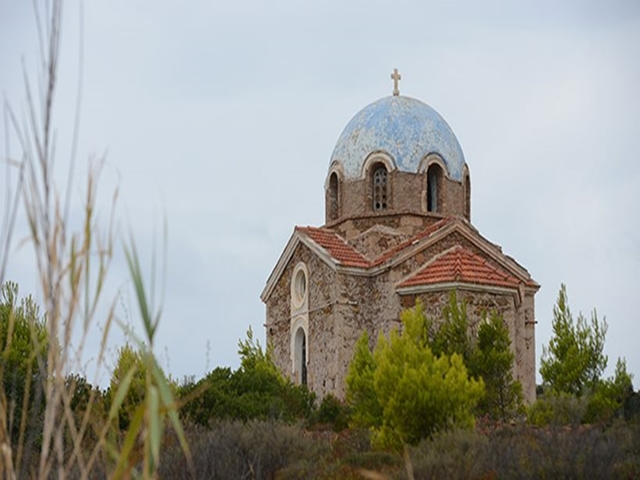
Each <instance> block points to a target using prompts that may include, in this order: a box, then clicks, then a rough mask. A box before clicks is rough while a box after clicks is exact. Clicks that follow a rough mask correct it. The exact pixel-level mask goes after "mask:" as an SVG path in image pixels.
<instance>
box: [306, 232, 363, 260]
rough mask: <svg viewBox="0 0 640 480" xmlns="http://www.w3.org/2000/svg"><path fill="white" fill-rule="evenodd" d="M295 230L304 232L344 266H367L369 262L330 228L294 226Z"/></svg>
mask: <svg viewBox="0 0 640 480" xmlns="http://www.w3.org/2000/svg"><path fill="white" fill-rule="evenodd" d="M296 231H299V232H302V233H304V234H306V235H307V236H308V237H309V238H310V239H311V240H313V241H314V242H315V243H317V244H318V245H320V246H321V247H322V248H324V249H325V250H327V251H328V252H329V254H331V256H332V257H333V258H335V259H336V260H338V261H339V262H340V263H341V264H342V265H344V266H345V267H360V268H367V267H369V262H368V261H367V259H366V258H364V257H363V256H362V254H361V253H360V252H358V251H357V250H356V249H355V248H353V247H352V246H350V245H349V244H348V243H347V242H345V241H344V239H343V238H342V237H341V236H339V235H338V234H337V233H335V232H333V231H331V230H327V229H324V228H316V227H296Z"/></svg>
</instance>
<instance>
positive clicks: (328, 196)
mask: <svg viewBox="0 0 640 480" xmlns="http://www.w3.org/2000/svg"><path fill="white" fill-rule="evenodd" d="M343 179H344V172H343V169H342V164H341V163H340V162H338V161H334V162H333V163H332V164H331V168H330V169H329V175H328V176H327V179H326V181H325V184H324V190H325V221H326V222H327V223H329V222H332V221H335V220H337V219H338V218H340V215H341V214H342V201H343V200H342V184H343Z"/></svg>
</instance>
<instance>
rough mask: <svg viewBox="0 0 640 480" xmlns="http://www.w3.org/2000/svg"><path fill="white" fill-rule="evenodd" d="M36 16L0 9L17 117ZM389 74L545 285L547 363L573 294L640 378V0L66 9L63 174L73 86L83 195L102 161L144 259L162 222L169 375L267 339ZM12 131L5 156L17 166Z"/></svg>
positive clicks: (123, 284) (5, 0)
mask: <svg viewBox="0 0 640 480" xmlns="http://www.w3.org/2000/svg"><path fill="white" fill-rule="evenodd" d="M33 18H34V15H33V8H32V5H31V2H22V1H15V0H14V1H11V0H1V1H0V90H1V91H2V94H3V95H4V98H5V99H7V100H8V102H9V103H10V104H11V105H12V106H13V108H14V109H15V110H16V111H17V112H18V115H19V116H20V117H21V118H23V117H22V112H23V111H24V106H25V101H24V98H25V96H24V86H23V78H22V65H23V64H24V65H25V66H26V69H27V72H28V73H29V74H30V75H31V76H32V78H37V76H36V72H37V70H36V66H37V60H38V50H37V34H36V29H35V22H34V19H33ZM80 26H82V28H80ZM80 45H82V47H83V62H82V63H81V64H80V63H79V61H78V58H79V56H80V48H79V46H80ZM80 65H81V66H80ZM394 67H397V68H398V69H399V70H400V72H401V73H402V81H401V82H400V91H401V94H404V95H408V96H412V97H415V98H418V99H420V100H422V101H424V102H426V103H428V104H429V105H431V106H432V107H434V108H435V109H436V110H437V111H438V112H439V113H440V114H441V115H442V116H443V117H444V118H445V119H446V120H447V122H448V123H449V125H451V127H452V128H453V130H454V132H455V133H456V135H457V137H458V140H459V141H460V144H461V145H462V149H463V151H464V154H465V158H466V161H467V163H468V165H469V169H470V172H471V182H472V221H473V223H474V224H475V225H476V227H477V228H478V229H479V230H480V232H481V233H483V234H484V235H485V236H486V237H487V238H489V239H490V240H492V241H494V242H496V243H499V244H501V245H502V246H503V249H504V251H505V252H506V253H508V254H510V255H512V256H513V257H515V258H516V259H517V260H518V261H519V262H520V263H521V264H522V265H524V266H525V267H527V268H528V269H529V271H530V272H531V274H532V276H533V277H534V278H535V279H536V280H537V281H538V282H539V283H540V284H541V285H542V288H541V290H540V292H539V293H538V295H537V297H536V300H537V301H536V317H537V320H538V327H537V350H538V353H539V354H540V353H541V351H542V345H544V344H546V343H547V342H548V340H549V337H550V334H551V319H552V308H553V303H554V301H555V299H556V296H557V293H558V289H559V286H560V284H561V283H562V282H564V283H566V284H567V286H568V292H569V300H570V304H571V306H572V308H573V310H574V311H575V313H577V312H578V311H580V310H581V311H583V312H585V313H587V314H588V313H589V312H590V311H591V309H593V308H594V307H595V308H597V311H598V314H599V316H606V319H607V321H608V323H609V332H608V336H607V346H606V351H607V353H608V354H609V357H610V360H609V364H610V366H613V365H614V364H615V358H616V357H618V356H624V357H626V358H627V361H628V367H629V370H630V371H632V372H634V373H635V374H636V376H637V378H636V381H635V386H636V388H637V387H638V385H639V383H638V382H640V348H638V338H639V337H640V315H639V314H638V306H637V304H636V300H637V299H638V298H639V291H640V280H639V278H640V277H639V276H638V273H637V269H638V267H640V209H639V205H640V188H639V187H640V163H639V162H640V94H639V86H640V3H638V2H637V1H633V0H629V1H625V0H612V1H609V2H600V1H595V0H581V1H569V2H558V1H537V2H509V3H507V2H497V1H491V0H489V1H484V2H474V1H468V2H447V3H445V2H435V1H409V0H396V1H394V2H391V1H378V0H369V1H366V2H365V1H340V2H337V1H333V0H328V1H324V2H310V1H299V0H298V1H293V0H286V1H278V0H273V1H270V2H262V1H256V0H247V1H222V0H217V1H203V0H199V1H190V2H170V1H163V0H161V1H155V2H149V1H147V2H143V1H124V0H113V1H109V2H86V3H85V4H84V6H83V8H82V9H80V8H79V3H78V2H77V1H72V0H69V1H67V2H66V3H65V11H64V24H63V32H62V49H61V59H60V72H59V89H58V92H57V97H56V103H55V114H56V117H55V121H56V125H57V145H58V146H57V160H56V166H57V168H58V169H59V170H58V172H59V176H60V178H65V177H64V173H65V172H66V169H67V168H68V163H69V160H68V159H69V152H70V143H71V138H72V135H71V132H72V125H73V119H74V111H75V106H76V94H77V86H78V82H79V79H81V83H82V102H81V129H80V140H79V144H78V164H77V167H76V170H75V180H76V184H75V185H76V186H74V188H73V189H72V194H73V200H74V201H76V202H77V204H78V205H79V202H80V201H81V198H82V193H83V191H84V190H83V187H82V182H83V179H84V177H85V175H86V171H87V168H88V167H87V162H89V161H90V160H91V159H96V158H100V157H103V156H104V157H105V158H106V163H105V167H104V172H103V176H102V183H101V192H102V195H101V196H100V211H101V215H102V218H105V219H106V218H107V213H108V211H109V208H110V198H111V193H112V191H113V189H114V188H116V187H117V188H118V189H119V192H120V198H119V201H118V205H117V214H118V218H119V222H118V228H119V232H120V234H121V236H124V235H125V234H126V233H127V232H128V230H129V229H133V231H134V233H135V237H136V239H137V242H138V245H139V247H140V249H141V251H142V254H143V256H144V257H145V258H148V256H149V254H150V253H151V251H152V247H153V245H154V243H156V244H157V243H158V239H160V238H161V237H162V234H161V232H162V224H163V218H164V217H165V216H166V218H167V223H168V230H169V235H168V238H169V240H168V265H167V276H166V293H165V296H164V310H163V320H162V323H161V327H160V331H159V337H158V340H157V345H156V347H157V351H158V353H159V355H160V357H161V361H162V363H163V365H164V366H165V367H167V368H168V369H169V370H170V371H171V373H172V374H173V375H174V377H177V378H181V377H182V376H184V375H195V376H196V377H200V376H202V375H203V374H205V373H206V371H208V370H210V369H211V368H213V367H215V366H217V365H230V366H233V367H235V366H237V364H238V358H237V352H236V350H237V341H238V339H240V338H242V337H244V334H245V332H246V330H247V328H248V327H249V326H250V325H251V326H252V327H253V329H254V331H256V332H257V333H259V337H260V338H264V329H263V323H264V317H265V312H264V306H263V305H262V303H261V301H260V299H259V295H260V292H261V290H262V288H263V286H264V284H265V281H266V279H267V277H268V276H269V273H270V272H271V269H272V268H273V266H274V265H275V263H276V261H277V259H278V257H279V255H280V253H281V251H282V250H283V248H284V246H285V244H286V242H287V240H288V238H289V236H290V235H291V233H292V231H293V227H294V225H321V224H322V223H323V220H324V191H323V184H324V180H325V175H326V173H327V169H328V163H329V157H330V155H331V152H332V150H333V147H334V144H335V142H336V140H337V139H338V136H339V135H340V132H341V131H342V129H343V128H344V126H345V125H346V124H347V122H348V121H349V119H350V118H351V117H352V116H353V115H354V114H355V113H356V112H357V111H358V110H360V109H361V108H363V107H364V106H366V105H367V104H369V103H371V102H373V101H375V100H377V99H379V98H381V97H384V96H386V95H389V94H391V91H392V82H391V80H390V78H389V75H390V72H391V71H392V70H393V68H394ZM1 120H2V122H4V121H5V119H4V116H3V118H2V119H1ZM4 131H5V124H4V123H3V125H2V132H4ZM7 138H9V139H10V138H11V136H7V135H5V134H4V133H3V135H2V137H1V139H0V152H2V155H3V158H4V157H5V156H6V152H7V151H8V152H9V153H10V155H12V156H17V155H18V153H19V152H18V148H17V145H16V144H15V141H14V142H12V144H11V145H9V146H7ZM0 171H1V172H2V173H0V175H1V176H2V178H1V180H2V182H1V184H2V187H0V188H2V189H5V185H6V181H5V180H6V178H5V177H6V176H7V170H6V168H5V167H4V165H3V166H2V169H1V170H0ZM60 172H62V173H60ZM0 197H1V198H0V208H1V210H2V211H3V212H4V210H5V207H6V197H5V195H0ZM76 211H77V210H76ZM24 225H25V223H24V221H23V220H21V221H19V222H18V229H19V232H18V235H16V238H17V239H18V240H19V239H20V238H21V236H24V234H25V231H26V230H24ZM31 256H32V254H31V253H30V247H29V246H28V245H26V246H24V245H23V246H19V245H18V244H17V242H14V247H13V250H12V256H11V262H10V264H9V269H8V275H7V276H8V277H9V278H12V279H16V280H18V281H19V282H20V285H21V289H22V291H23V292H24V293H26V292H29V291H34V292H37V290H36V282H35V275H34V269H33V263H32V262H31V260H30V258H31ZM111 274H112V275H111V280H110V287H109V292H110V294H114V295H115V292H116V291H121V292H125V293H124V294H123V296H122V300H121V301H119V302H118V303H119V307H118V314H119V316H120V318H122V319H123V321H124V322H126V323H129V324H131V325H133V327H134V328H137V329H139V327H138V324H139V321H138V320H137V316H136V313H135V309H134V307H133V301H132V297H131V295H130V294H127V293H126V292H127V291H128V287H129V285H128V280H127V276H126V268H125V265H124V261H123V257H122V255H121V254H118V255H117V256H116V258H115V259H114V264H113V266H112V271H111ZM121 340H122V339H121V337H120V336H119V335H114V336H113V344H114V345H115V344H118V343H119V342H120V341H121ZM95 345H96V344H95V342H94V343H93V344H91V346H92V348H95ZM609 371H611V368H610V369H609Z"/></svg>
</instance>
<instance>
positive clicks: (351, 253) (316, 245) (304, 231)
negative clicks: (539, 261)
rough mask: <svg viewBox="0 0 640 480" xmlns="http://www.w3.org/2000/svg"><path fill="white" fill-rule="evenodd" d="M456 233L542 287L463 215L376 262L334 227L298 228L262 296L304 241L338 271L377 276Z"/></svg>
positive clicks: (533, 285) (527, 283) (444, 221)
mask: <svg viewBox="0 0 640 480" xmlns="http://www.w3.org/2000/svg"><path fill="white" fill-rule="evenodd" d="M453 232H458V233H460V234H461V235H462V236H463V237H465V239H467V240H468V241H469V242H470V243H472V244H473V245H474V246H476V247H477V248H478V249H479V250H480V251H482V252H483V253H484V254H485V255H487V256H488V257H489V258H490V259H491V260H493V261H494V262H495V263H496V264H497V265H498V266H500V267H501V268H502V269H504V270H505V271H506V272H507V273H510V274H511V275H513V276H514V277H515V278H517V279H518V281H519V282H521V283H522V284H524V286H525V287H527V288H529V289H533V291H537V290H538V289H539V288H540V285H539V284H538V283H537V282H535V281H534V280H533V279H532V278H531V275H530V274H529V272H528V271H527V270H526V269H525V268H524V267H523V266H522V265H520V264H519V263H518V262H516V261H515V260H514V259H513V258H512V257H510V256H508V255H506V254H504V253H503V252H502V249H501V248H500V247H499V246H498V245H496V244H494V243H491V242H490V241H489V240H487V239H486V238H484V237H483V236H482V235H481V234H480V232H479V231H478V230H477V229H476V228H474V227H473V226H472V225H471V224H470V223H469V222H468V221H467V220H465V219H463V218H461V217H447V218H444V219H442V220H440V221H438V222H437V223H435V224H434V225H432V226H430V227H428V228H426V229H425V230H423V231H422V232H420V233H418V234H416V235H414V236H413V237H411V238H409V239H407V240H406V241H404V242H402V243H400V244H399V245H397V246H395V247H393V248H391V249H389V250H387V251H386V252H383V253H382V255H380V256H379V257H378V258H376V259H374V260H373V261H369V260H367V259H366V258H365V257H364V256H363V255H362V254H361V253H360V252H358V251H357V250H356V249H355V248H353V247H352V246H351V245H349V244H348V243H347V242H346V241H345V240H344V239H343V238H342V237H341V236H340V235H338V234H337V233H336V232H334V231H333V230H330V229H328V228H323V227H296V228H295V229H294V232H293V235H292V236H291V238H290V239H289V242H288V243H287V246H286V247H285V249H284V251H283V252H282V255H280V258H279V259H278V262H277V263H276V266H275V267H274V269H273V270H272V272H271V275H269V278H268V280H267V283H266V285H265V287H264V289H263V291H262V293H261V294H260V299H261V300H262V301H263V302H266V301H267V299H268V298H269V296H270V295H271V292H272V291H273V288H274V287H275V285H276V283H277V282H278V280H279V278H280V276H281V275H282V273H283V272H284V269H285V268H286V266H287V264H288V263H289V260H290V259H291V257H292V255H293V253H294V252H295V249H296V247H297V246H298V245H299V243H303V244H304V245H305V246H306V247H308V248H309V249H310V250H311V251H313V252H314V253H315V254H316V255H317V256H318V257H319V258H320V259H321V260H322V261H323V262H325V263H326V264H327V265H328V266H329V267H331V268H332V269H334V270H336V271H340V272H341V273H349V274H352V275H358V276H367V277H373V276H376V275H379V274H380V273H382V272H384V271H385V270H388V269H390V268H393V267H394V266H396V265H398V264H400V263H402V262H404V261H406V260H408V259H409V258H411V257H412V256H414V255H416V254H417V253H419V252H420V251H421V250H424V249H425V248H427V247H429V246H431V245H433V244H434V243H437V242H438V241H440V240H442V239H443V238H445V237H446V236H448V235H450V234H451V233H453ZM412 275H415V273H413V274H412ZM403 291H404V289H403Z"/></svg>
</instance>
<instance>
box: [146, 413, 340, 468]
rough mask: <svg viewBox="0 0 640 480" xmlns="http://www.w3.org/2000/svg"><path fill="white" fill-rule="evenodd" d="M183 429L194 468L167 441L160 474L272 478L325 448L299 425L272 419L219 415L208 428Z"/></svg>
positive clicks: (312, 457)
mask: <svg viewBox="0 0 640 480" xmlns="http://www.w3.org/2000/svg"><path fill="white" fill-rule="evenodd" d="M186 435H187V440H188V442H189V445H190V448H191V454H192V457H193V471H192V472H190V470H189V467H188V465H187V462H186V460H185V459H184V455H183V454H182V452H181V451H180V450H179V449H178V448H172V447H171V446H170V445H169V446H167V447H165V450H164V452H163V456H162V459H161V465H160V469H159V472H158V473H159V475H158V476H159V478H172V479H176V480H180V479H191V478H207V479H212V480H215V479H224V480H226V479H230V478H251V479H256V480H260V479H265V480H266V479H273V478H275V476H276V474H277V473H278V472H281V471H283V470H287V469H290V470H296V469H297V468H299V465H300V464H301V463H304V459H312V460H313V459H318V458H319V457H321V456H323V455H324V454H325V453H326V452H327V451H328V449H327V445H326V443H322V442H313V441H312V440H311V439H310V438H309V437H308V436H307V435H305V433H304V432H303V431H302V430H301V429H300V428H299V427H297V426H288V425H284V424H282V423H278V422H273V421H268V422H262V421H250V422H247V423H244V422H238V421H219V422H215V423H214V424H213V425H212V428H210V429H203V428H201V427H197V426H194V427H191V428H188V429H187V433H186Z"/></svg>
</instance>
